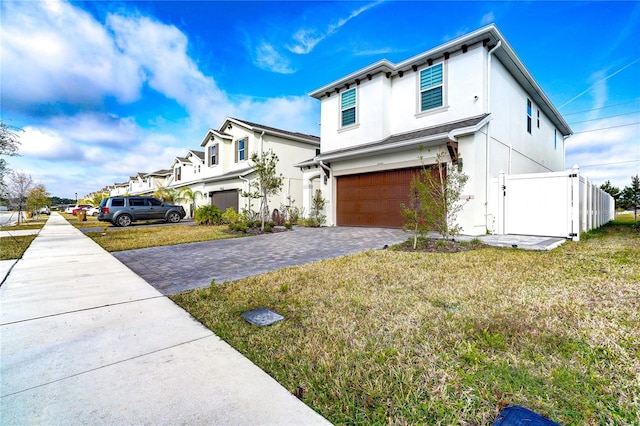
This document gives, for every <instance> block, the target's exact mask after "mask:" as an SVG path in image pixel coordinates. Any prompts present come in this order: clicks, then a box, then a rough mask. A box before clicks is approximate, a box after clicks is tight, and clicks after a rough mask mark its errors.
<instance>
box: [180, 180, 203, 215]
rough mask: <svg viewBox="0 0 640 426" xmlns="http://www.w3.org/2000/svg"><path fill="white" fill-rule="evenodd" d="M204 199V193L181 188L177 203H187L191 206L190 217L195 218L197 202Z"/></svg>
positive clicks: (186, 187)
mask: <svg viewBox="0 0 640 426" xmlns="http://www.w3.org/2000/svg"><path fill="white" fill-rule="evenodd" d="M201 197H202V192H200V191H194V190H193V189H191V188H189V187H188V186H185V187H184V188H180V191H178V196H177V197H176V201H177V202H179V203H187V204H189V217H193V212H195V211H196V208H197V206H196V201H197V200H198V198H201Z"/></svg>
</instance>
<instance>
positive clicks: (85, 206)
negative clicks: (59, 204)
mask: <svg viewBox="0 0 640 426" xmlns="http://www.w3.org/2000/svg"><path fill="white" fill-rule="evenodd" d="M92 208H93V206H92V205H91V204H79V205H78V207H76V208H75V209H73V210H72V211H71V214H73V215H74V216H77V215H78V212H79V211H85V212H86V211H87V210H89V209H92Z"/></svg>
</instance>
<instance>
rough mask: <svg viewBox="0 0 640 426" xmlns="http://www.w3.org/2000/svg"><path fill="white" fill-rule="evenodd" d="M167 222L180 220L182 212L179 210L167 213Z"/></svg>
mask: <svg viewBox="0 0 640 426" xmlns="http://www.w3.org/2000/svg"><path fill="white" fill-rule="evenodd" d="M167 222H170V223H178V222H180V214H179V213H178V212H170V213H169V214H168V215H167Z"/></svg>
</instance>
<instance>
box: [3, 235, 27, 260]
mask: <svg viewBox="0 0 640 426" xmlns="http://www.w3.org/2000/svg"><path fill="white" fill-rule="evenodd" d="M35 238H36V236H35V235H24V236H21V237H2V238H0V260H11V259H20V258H22V255H23V254H24V252H25V251H27V249H28V248H29V246H30V245H31V242H32V241H33V240H34V239H35Z"/></svg>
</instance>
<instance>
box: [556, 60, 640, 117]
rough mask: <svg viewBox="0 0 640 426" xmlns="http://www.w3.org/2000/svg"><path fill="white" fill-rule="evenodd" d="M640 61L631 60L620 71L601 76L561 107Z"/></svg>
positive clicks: (561, 106)
mask: <svg viewBox="0 0 640 426" xmlns="http://www.w3.org/2000/svg"><path fill="white" fill-rule="evenodd" d="M638 61H640V59H636V60H635V61H633V62H631V63H630V64H627V65H625V66H624V67H622V68H620V69H619V70H618V71H615V72H614V73H612V74H609V75H608V76H606V77H604V78H601V79H600V80H598V81H596V82H595V83H593V84H592V85H591V86H589V87H587V88H586V89H585V90H583V91H582V92H580V93H578V94H577V95H576V96H574V97H573V98H571V99H569V100H568V101H567V102H565V103H563V104H562V105H560V108H564V107H565V106H567V105H569V104H570V103H571V102H573V101H575V100H576V99H578V98H579V97H580V96H582V95H584V94H585V93H587V92H588V91H589V90H591V89H593V88H594V87H596V86H597V85H598V84H599V83H601V82H603V81H607V80H609V79H610V78H611V77H613V76H614V75H616V74H618V73H621V72H622V71H624V70H626V69H627V68H629V67H630V66H631V65H634V64H635V63H636V62H638Z"/></svg>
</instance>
